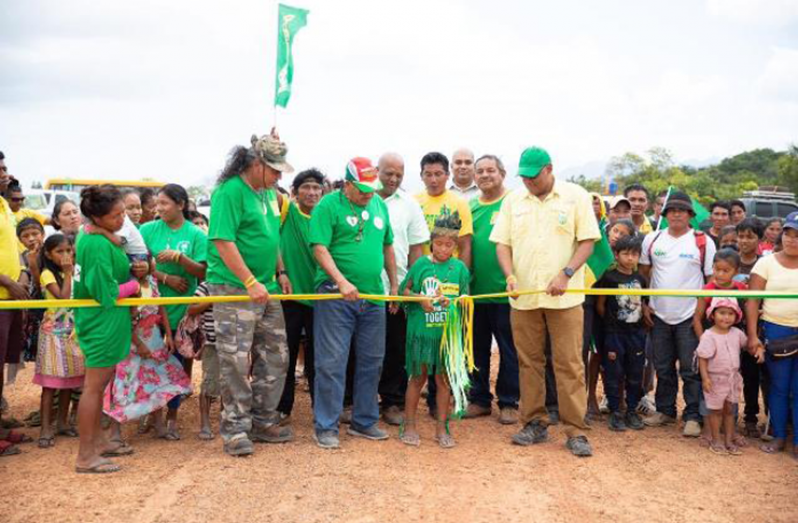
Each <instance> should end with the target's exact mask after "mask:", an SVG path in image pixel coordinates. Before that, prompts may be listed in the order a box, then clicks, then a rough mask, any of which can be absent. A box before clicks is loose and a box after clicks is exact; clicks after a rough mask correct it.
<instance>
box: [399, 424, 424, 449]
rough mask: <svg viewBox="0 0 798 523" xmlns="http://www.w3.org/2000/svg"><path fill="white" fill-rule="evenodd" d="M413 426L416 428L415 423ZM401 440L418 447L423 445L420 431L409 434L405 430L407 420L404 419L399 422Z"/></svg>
mask: <svg viewBox="0 0 798 523" xmlns="http://www.w3.org/2000/svg"><path fill="white" fill-rule="evenodd" d="M413 427H414V428H415V424H414V425H413ZM399 441H401V442H402V443H404V444H405V445H409V446H411V447H418V446H420V445H421V436H419V435H418V432H416V433H415V434H409V435H408V434H407V432H405V422H404V421H403V422H402V423H400V424H399Z"/></svg>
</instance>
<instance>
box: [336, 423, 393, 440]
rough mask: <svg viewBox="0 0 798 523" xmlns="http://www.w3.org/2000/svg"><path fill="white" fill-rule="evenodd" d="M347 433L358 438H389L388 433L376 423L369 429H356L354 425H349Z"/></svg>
mask: <svg viewBox="0 0 798 523" xmlns="http://www.w3.org/2000/svg"><path fill="white" fill-rule="evenodd" d="M346 433H347V434H349V435H350V436H355V437H356V438H366V439H370V440H372V441H381V440H384V439H388V433H387V432H385V431H384V430H382V429H381V428H379V427H378V426H377V424H376V423H375V424H374V425H372V426H371V427H369V428H367V429H356V428H355V426H354V425H349V428H348V429H347V430H346Z"/></svg>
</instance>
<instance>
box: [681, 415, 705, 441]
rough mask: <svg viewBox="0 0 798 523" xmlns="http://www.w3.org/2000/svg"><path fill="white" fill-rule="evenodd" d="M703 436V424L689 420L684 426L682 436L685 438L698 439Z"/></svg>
mask: <svg viewBox="0 0 798 523" xmlns="http://www.w3.org/2000/svg"><path fill="white" fill-rule="evenodd" d="M700 435H701V424H700V423H699V422H697V421H696V420H692V419H691V420H689V421H687V422H686V423H685V424H684V429H683V430H682V436H684V437H685V438H697V437H698V436H700Z"/></svg>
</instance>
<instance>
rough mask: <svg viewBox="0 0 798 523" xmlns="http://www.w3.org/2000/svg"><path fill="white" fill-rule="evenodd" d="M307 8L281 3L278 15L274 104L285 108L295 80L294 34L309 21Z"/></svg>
mask: <svg viewBox="0 0 798 523" xmlns="http://www.w3.org/2000/svg"><path fill="white" fill-rule="evenodd" d="M309 12H310V11H308V10H306V9H299V8H298V7H291V6H287V5H283V4H280V8H279V13H278V16H277V71H276V72H277V76H276V79H275V86H274V105H275V106H277V105H279V106H280V107H283V108H285V106H287V105H288V99H289V98H291V84H292V82H293V81H294V55H293V52H292V47H293V45H294V36H295V35H296V34H297V32H298V31H299V30H300V29H302V28H303V27H305V25H307V23H308V13H309Z"/></svg>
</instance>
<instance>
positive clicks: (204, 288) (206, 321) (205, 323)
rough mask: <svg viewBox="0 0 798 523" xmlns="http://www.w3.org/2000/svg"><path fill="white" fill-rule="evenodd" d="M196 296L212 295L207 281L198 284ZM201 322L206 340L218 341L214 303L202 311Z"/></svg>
mask: <svg viewBox="0 0 798 523" xmlns="http://www.w3.org/2000/svg"><path fill="white" fill-rule="evenodd" d="M194 296H210V293H209V292H208V284H207V283H205V282H202V283H200V284H199V285H198V286H197V291H196V292H195V293H194ZM200 322H201V323H200V328H201V329H202V332H203V333H204V334H205V341H206V342H208V343H216V326H215V325H214V323H213V305H211V306H210V307H209V308H208V310H206V311H205V312H203V313H202V318H200Z"/></svg>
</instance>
